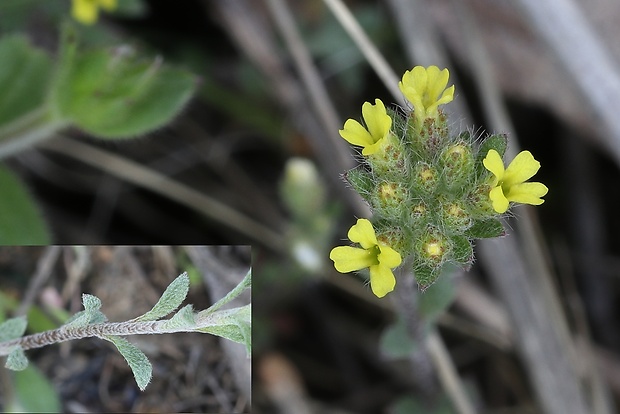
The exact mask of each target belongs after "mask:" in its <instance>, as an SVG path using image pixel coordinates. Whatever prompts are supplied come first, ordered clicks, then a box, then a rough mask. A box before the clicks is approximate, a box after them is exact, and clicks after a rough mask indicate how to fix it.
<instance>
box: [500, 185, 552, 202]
mask: <svg viewBox="0 0 620 414" xmlns="http://www.w3.org/2000/svg"><path fill="white" fill-rule="evenodd" d="M548 191H549V189H548V188H547V186H546V185H544V184H542V183H523V184H517V185H514V186H512V187H510V190H509V191H508V194H506V198H507V199H508V200H509V201H515V202H517V203H523V204H532V205H534V206H538V205H540V204H542V203H544V202H545V200H543V199H541V198H540V197H542V196H544V195H545V194H547V192H548Z"/></svg>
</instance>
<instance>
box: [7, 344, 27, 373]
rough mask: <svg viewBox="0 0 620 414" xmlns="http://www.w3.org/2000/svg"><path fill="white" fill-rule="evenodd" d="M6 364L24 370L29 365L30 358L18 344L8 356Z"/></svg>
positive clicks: (17, 369) (11, 367)
mask: <svg viewBox="0 0 620 414" xmlns="http://www.w3.org/2000/svg"><path fill="white" fill-rule="evenodd" d="M4 366H5V367H6V368H8V369H10V370H13V371H23V370H24V369H26V367H28V358H26V354H25V353H24V350H23V349H22V348H21V347H20V346H16V347H15V348H14V349H13V350H12V351H11V353H10V354H9V355H8V357H7V358H6V364H4Z"/></svg>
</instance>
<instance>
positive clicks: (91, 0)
mask: <svg viewBox="0 0 620 414" xmlns="http://www.w3.org/2000/svg"><path fill="white" fill-rule="evenodd" d="M116 2H117V0H71V3H72V4H71V15H72V16H73V18H74V19H75V20H77V21H78V22H80V23H82V24H86V25H91V24H94V23H95V22H96V21H97V17H98V15H99V8H100V7H101V8H102V9H104V10H106V11H112V10H114V9H115V8H116Z"/></svg>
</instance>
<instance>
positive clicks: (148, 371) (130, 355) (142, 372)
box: [103, 335, 153, 391]
mask: <svg viewBox="0 0 620 414" xmlns="http://www.w3.org/2000/svg"><path fill="white" fill-rule="evenodd" d="M103 338H104V339H106V340H108V341H110V342H112V343H113V344H114V345H115V346H116V349H118V352H120V353H121V355H122V356H123V358H125V361H127V364H128V365H129V368H131V372H133V377H134V378H135V380H136V384H138V388H140V391H144V389H145V388H146V386H147V385H149V382H150V381H151V378H152V376H153V366H152V365H151V362H150V361H149V359H148V358H147V357H146V355H144V352H142V351H140V349H139V348H138V347H137V346H135V345H134V344H132V343H131V342H129V341H128V340H126V339H124V338H121V337H120V336H111V335H107V336H104V337H103Z"/></svg>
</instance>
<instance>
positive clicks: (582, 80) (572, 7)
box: [516, 0, 620, 163]
mask: <svg viewBox="0 0 620 414" xmlns="http://www.w3.org/2000/svg"><path fill="white" fill-rule="evenodd" d="M516 3H517V4H519V5H520V6H521V8H522V9H523V11H524V12H525V14H526V15H527V16H528V21H529V22H530V24H531V25H532V26H533V27H534V28H535V29H536V30H537V31H538V33H539V34H540V36H541V37H542V38H543V39H544V40H545V41H546V42H547V44H548V45H549V48H550V50H551V51H552V52H553V53H554V54H555V55H556V56H557V57H558V58H559V60H560V61H561V62H562V64H563V66H564V68H565V69H566V71H568V72H569V73H570V74H571V76H572V77H573V79H574V81H575V83H576V84H577V85H578V86H579V88H580V89H581V92H582V93H583V96H584V97H585V99H586V100H587V101H588V102H589V104H590V105H591V106H592V108H593V109H594V111H595V112H596V113H597V114H598V116H599V118H600V120H601V121H602V123H603V124H604V125H605V127H606V128H607V130H608V131H609V132H610V134H603V135H602V138H603V139H604V140H605V142H606V144H607V146H608V147H609V149H610V150H611V152H612V154H613V156H614V157H615V159H616V162H617V163H620V117H618V113H619V112H620V71H619V70H618V65H617V64H616V63H615V62H614V61H613V60H612V58H611V54H610V53H609V51H608V50H607V49H608V47H607V46H606V45H605V44H604V43H603V42H602V40H601V38H600V37H599V35H598V33H597V32H596V31H595V30H594V29H593V28H592V26H591V25H590V24H589V23H588V21H587V20H586V19H585V18H584V13H583V12H582V11H581V10H579V6H578V5H577V4H576V3H575V2H574V1H572V0H548V1H538V0H519V1H518V2H516Z"/></svg>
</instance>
